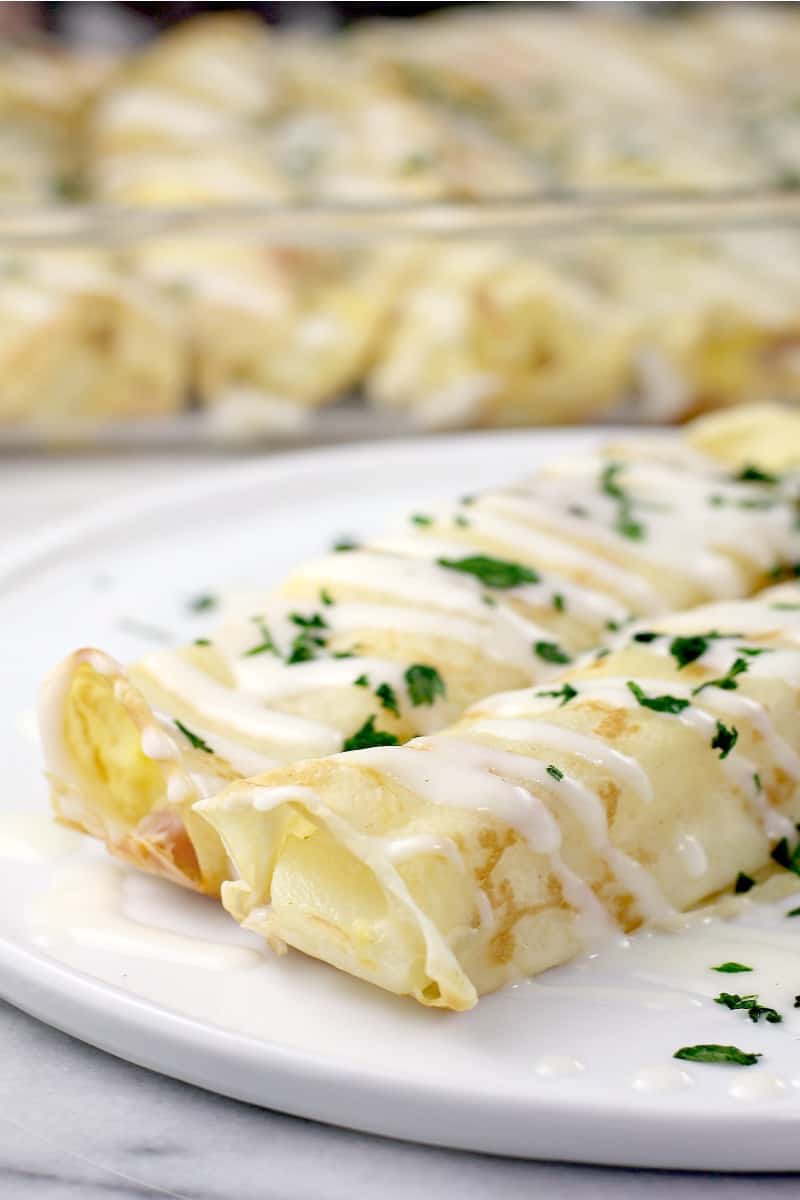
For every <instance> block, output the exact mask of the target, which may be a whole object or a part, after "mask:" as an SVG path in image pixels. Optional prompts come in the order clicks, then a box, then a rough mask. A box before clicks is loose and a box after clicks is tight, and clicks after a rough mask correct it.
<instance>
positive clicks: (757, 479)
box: [734, 463, 780, 483]
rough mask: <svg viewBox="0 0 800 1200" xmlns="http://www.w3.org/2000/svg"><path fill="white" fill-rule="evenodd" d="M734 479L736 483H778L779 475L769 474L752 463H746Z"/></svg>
mask: <svg viewBox="0 0 800 1200" xmlns="http://www.w3.org/2000/svg"><path fill="white" fill-rule="evenodd" d="M734 479H735V480H736V481H737V483H780V476H779V475H770V473H769V472H768V471H762V470H761V468H760V467H757V466H756V465H755V464H754V463H748V464H747V465H746V466H744V467H742V469H741V471H739V473H738V475H735V476H734Z"/></svg>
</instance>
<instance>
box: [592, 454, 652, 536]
mask: <svg viewBox="0 0 800 1200" xmlns="http://www.w3.org/2000/svg"><path fill="white" fill-rule="evenodd" d="M624 469H625V465H624V463H609V464H608V466H607V467H605V468H604V470H603V473H602V475H601V476H600V486H601V488H602V490H603V492H605V494H606V495H607V496H610V497H611V499H612V500H616V502H617V515H616V518H615V520H614V528H615V529H616V531H617V533H621V534H622V536H623V537H626V538H630V539H631V540H632V541H641V539H642V538H643V537H644V535H645V528H644V525H642V524H641V523H640V522H639V521H637V520H635V519H634V516H633V502H632V500H631V497H630V496H629V495H628V493H627V492H626V491H625V489H624V488H623V487H622V485H621V484H620V482H619V475H620V473H621V472H622V471H624Z"/></svg>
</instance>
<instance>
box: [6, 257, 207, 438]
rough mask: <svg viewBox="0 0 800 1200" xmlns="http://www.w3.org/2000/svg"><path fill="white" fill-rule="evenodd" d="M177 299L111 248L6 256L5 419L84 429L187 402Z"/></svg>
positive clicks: (59, 429)
mask: <svg viewBox="0 0 800 1200" xmlns="http://www.w3.org/2000/svg"><path fill="white" fill-rule="evenodd" d="M185 385H186V380H185V375H184V359H183V349H182V346H181V330H180V325H179V322H178V320H177V317H176V314H175V311H174V306H173V305H172V304H170V302H169V299H168V297H166V296H163V295H160V294H159V293H158V292H156V291H154V290H153V289H152V288H148V286H147V285H146V284H145V283H143V282H142V281H141V280H138V279H135V278H132V277H131V276H130V275H129V274H127V273H126V272H125V271H123V270H122V269H120V268H118V267H117V266H116V265H115V264H114V263H113V262H112V261H111V259H110V257H107V256H105V255H94V254H90V253H82V252H78V251H76V252H74V253H72V254H70V253H67V252H63V253H60V254H58V255H56V254H52V255H48V256H44V255H36V254H33V255H24V256H20V255H9V256H7V257H6V258H5V259H3V260H1V261H0V423H4V422H8V423H9V424H13V423H18V422H27V423H30V424H32V425H33V426H34V427H38V428H39V429H42V430H45V431H52V432H53V433H54V434H56V435H58V436H65V437H69V436H74V435H75V434H76V433H77V434H78V435H79V434H80V433H81V432H82V431H85V430H87V429H91V428H92V427H93V426H94V425H95V424H97V423H100V422H102V421H103V420H108V419H109V418H113V417H132V416H157V415H159V414H166V413H170V412H174V411H175V410H176V409H177V408H179V407H180V406H181V404H182V403H183V395H184V389H185Z"/></svg>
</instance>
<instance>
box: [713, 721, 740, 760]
mask: <svg viewBox="0 0 800 1200" xmlns="http://www.w3.org/2000/svg"><path fill="white" fill-rule="evenodd" d="M738 740H739V730H738V729H737V728H736V726H735V725H723V723H722V721H719V720H718V721H717V731H716V733H715V734H714V736H713V738H712V739H711V749H712V750H719V752H720V754H719V756H720V758H727V757H728V755H729V754H730V752H731V750H732V749H733V747H734V746H735V745H736V743H737V741H738Z"/></svg>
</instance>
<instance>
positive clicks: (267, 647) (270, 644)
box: [243, 617, 278, 658]
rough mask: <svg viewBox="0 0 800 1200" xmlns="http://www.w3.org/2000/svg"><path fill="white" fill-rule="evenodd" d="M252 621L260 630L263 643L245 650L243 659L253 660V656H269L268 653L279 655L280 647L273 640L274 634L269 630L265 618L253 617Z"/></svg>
mask: <svg viewBox="0 0 800 1200" xmlns="http://www.w3.org/2000/svg"><path fill="white" fill-rule="evenodd" d="M251 619H252V621H253V622H254V624H255V625H256V627H257V628H258V632H259V633H260V634H261V641H260V642H258V643H257V644H256V645H255V646H251V647H250V649H249V650H245V652H244V655H243V657H244V658H252V657H253V655H255V654H267V653H269V654H277V653H278V647H277V646H276V645H275V643H274V641H273V640H272V634H271V633H270V631H269V629H268V628H267V624H266V621H265V620H264V618H263V617H252V618H251Z"/></svg>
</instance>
